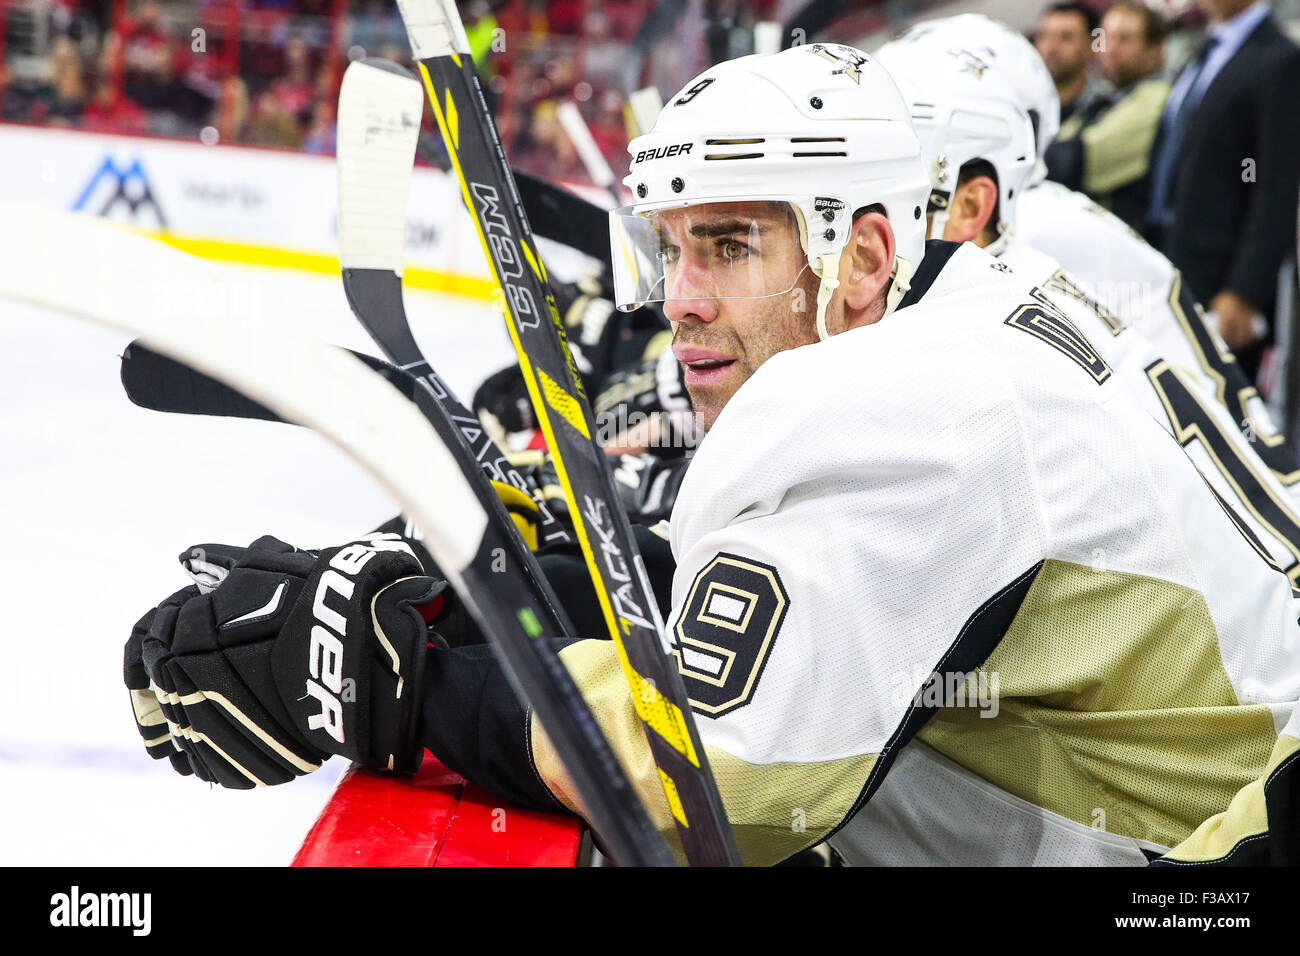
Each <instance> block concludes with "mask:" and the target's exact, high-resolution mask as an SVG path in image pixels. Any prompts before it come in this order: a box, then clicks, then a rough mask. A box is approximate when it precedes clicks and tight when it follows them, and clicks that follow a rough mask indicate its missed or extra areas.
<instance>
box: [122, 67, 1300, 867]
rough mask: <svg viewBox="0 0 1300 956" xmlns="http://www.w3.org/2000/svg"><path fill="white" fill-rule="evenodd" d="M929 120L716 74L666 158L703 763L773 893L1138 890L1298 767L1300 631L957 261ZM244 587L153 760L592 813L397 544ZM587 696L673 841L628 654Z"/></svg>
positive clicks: (627, 223)
mask: <svg viewBox="0 0 1300 956" xmlns="http://www.w3.org/2000/svg"><path fill="white" fill-rule="evenodd" d="M908 112H909V111H908V109H907V105H906V104H905V103H904V102H903V100H902V98H901V97H900V95H899V93H898V91H897V89H896V88H895V87H894V85H893V83H892V81H891V80H890V79H889V77H888V76H887V74H886V73H885V71H884V70H883V68H882V67H881V66H880V65H879V64H877V63H876V62H874V61H873V60H872V59H870V58H868V57H867V56H865V55H863V54H862V53H860V52H859V51H857V50H854V49H851V48H848V47H842V46H837V45H829V44H817V45H811V46H803V47H796V48H794V49H791V50H787V51H785V52H783V53H780V54H776V55H773V56H770V57H747V58H742V59H740V60H735V61H731V62H728V63H724V64H721V65H719V66H717V67H714V68H713V69H711V70H709V71H707V72H706V73H705V74H703V75H702V76H701V77H699V78H698V79H697V80H696V81H695V82H694V83H692V84H690V85H689V86H688V87H686V88H685V89H684V90H682V91H681V92H680V93H679V94H678V95H677V96H675V97H674V98H673V99H672V100H671V101H670V102H669V104H668V106H667V107H666V108H665V110H664V112H663V114H662V115H661V117H660V119H659V121H658V123H657V124H656V126H655V128H654V129H653V130H652V131H651V132H650V133H649V134H647V135H646V136H643V137H641V138H639V139H638V140H636V141H635V142H634V143H633V144H632V147H631V151H632V156H633V162H632V165H631V173H630V175H629V178H628V183H629V185H630V186H631V187H632V189H633V192H634V195H636V196H637V197H638V201H637V204H636V205H634V206H633V207H632V209H631V210H629V211H628V212H627V213H626V214H625V215H624V216H622V217H620V218H618V219H616V220H615V222H614V224H613V226H612V230H613V232H614V238H615V246H616V249H617V250H619V251H620V252H621V253H622V254H623V255H624V256H625V259H624V264H625V266H626V268H625V269H624V270H622V271H621V275H620V277H619V279H618V281H617V283H616V290H617V291H618V295H619V299H620V301H621V303H623V304H627V305H633V304H636V303H639V302H643V301H647V300H650V299H659V300H661V301H663V302H664V308H665V312H666V314H667V315H668V317H669V319H670V320H671V321H672V323H673V328H674V346H673V348H674V350H675V352H676V354H677V356H678V358H679V359H680V360H681V361H682V362H683V363H684V364H685V365H686V369H687V370H686V382H687V386H688V388H689V389H690V392H691V395H692V398H693V401H694V404H695V407H696V410H697V413H698V416H699V422H700V424H701V426H702V427H704V428H706V429H707V430H708V433H707V435H706V437H705V440H704V441H703V442H702V444H701V446H700V449H699V451H698V452H697V455H696V458H695V461H694V463H693V465H692V466H691V469H690V470H689V471H688V472H687V475H686V479H685V482H684V484H683V486H682V490H681V495H680V496H679V498H678V500H677V504H676V507H675V508H674V511H673V520H672V528H671V536H672V548H673V555H674V557H675V559H676V565H677V566H676V571H675V575H674V578H673V582H672V614H671V616H670V618H669V620H670V622H671V623H670V626H669V630H670V636H671V640H672V643H673V645H674V647H675V649H676V652H677V655H678V657H679V663H680V667H681V670H682V674H683V676H684V678H685V680H686V683H687V686H688V688H689V689H690V691H691V696H692V703H693V707H694V710H695V712H696V714H697V719H698V721H699V728H700V734H701V737H702V738H703V741H704V743H705V745H706V746H707V747H708V750H709V760H710V763H711V765H712V767H713V769H714V772H715V775H716V777H717V779H718V783H719V787H720V790H721V793H722V796H723V799H724V802H725V804H726V809H727V814H728V818H729V820H730V822H731V824H732V826H733V828H734V830H735V833H736V836H737V840H738V843H739V845H740V848H741V852H742V854H743V856H744V859H745V861H746V862H747V863H751V864H761V863H769V862H775V861H777V860H780V859H783V858H785V857H787V856H789V855H790V854H792V853H794V852H796V851H797V850H799V849H801V848H803V847H806V846H809V845H812V844H814V843H817V842H820V841H822V840H825V839H829V840H830V842H831V845H832V846H833V847H834V848H835V849H836V850H837V851H838V852H839V853H840V855H841V856H843V857H844V859H846V860H847V861H849V862H863V861H868V860H871V859H876V858H879V857H880V856H881V855H882V852H883V851H882V848H884V847H892V848H896V850H897V852H898V853H900V854H903V855H906V856H908V857H910V858H913V859H924V860H929V861H945V860H958V861H964V862H986V863H1028V862H1043V863H1142V862H1144V861H1145V860H1146V854H1148V853H1150V854H1159V853H1161V852H1163V851H1164V850H1166V849H1167V848H1169V847H1171V846H1173V845H1175V844H1176V843H1178V842H1179V841H1181V840H1183V839H1185V838H1186V837H1187V836H1188V835H1189V834H1191V833H1192V831H1193V830H1194V829H1195V828H1196V827H1197V826H1198V825H1200V824H1201V823H1202V821H1205V820H1206V818H1208V817H1210V816H1211V815H1212V814H1215V813H1218V812H1220V811H1223V810H1224V809H1225V808H1227V807H1228V805H1229V802H1230V800H1231V799H1232V797H1233V795H1234V794H1236V793H1237V792H1238V791H1239V790H1241V789H1242V788H1243V787H1244V786H1245V785H1246V784H1247V783H1248V782H1249V781H1251V780H1253V779H1256V778H1258V777H1259V776H1260V774H1261V773H1262V772H1263V771H1264V770H1265V767H1266V766H1267V765H1268V764H1269V762H1270V760H1271V759H1272V760H1273V761H1275V762H1277V763H1278V765H1279V766H1281V765H1283V764H1284V763H1285V761H1286V760H1287V759H1289V757H1290V755H1291V754H1293V753H1294V752H1295V751H1296V750H1297V749H1300V740H1296V739H1295V738H1293V737H1290V736H1279V733H1278V730H1279V728H1280V727H1282V726H1283V725H1284V724H1285V722H1286V720H1287V718H1288V717H1289V716H1290V714H1291V713H1292V710H1293V701H1295V700H1296V698H1297V696H1298V695H1300V660H1297V657H1298V656H1300V652H1298V651H1297V650H1296V647H1297V643H1296V642H1297V638H1300V625H1297V621H1296V614H1297V610H1298V608H1297V605H1296V602H1295V600H1294V599H1293V595H1292V591H1291V588H1290V586H1289V583H1288V581H1287V580H1286V578H1285V576H1283V575H1281V574H1279V573H1278V572H1277V571H1276V569H1274V568H1272V567H1271V566H1270V565H1269V564H1268V563H1267V562H1266V561H1264V560H1262V559H1261V558H1260V556H1259V555H1258V554H1257V553H1256V551H1255V549H1254V547H1253V546H1252V545H1251V543H1250V541H1249V540H1248V539H1247V536H1246V535H1244V534H1242V533H1241V532H1240V531H1239V530H1238V528H1237V526H1236V525H1235V523H1234V522H1233V521H1232V520H1230V519H1229V517H1228V516H1227V515H1226V513H1225V511H1224V510H1223V509H1222V508H1221V506H1220V504H1219V502H1218V501H1217V500H1216V498H1215V496H1214V494H1213V493H1212V492H1211V491H1210V489H1209V488H1208V487H1207V486H1206V485H1205V483H1204V482H1203V481H1202V480H1201V478H1200V476H1199V475H1198V473H1197V472H1196V470H1195V468H1193V467H1192V465H1191V464H1190V463H1189V461H1188V460H1187V458H1186V456H1185V455H1184V454H1183V453H1182V451H1181V449H1180V448H1179V447H1178V445H1177V443H1175V442H1173V441H1171V440H1169V438H1168V437H1167V436H1166V435H1165V433H1164V432H1163V431H1162V430H1161V429H1160V427H1159V426H1158V425H1157V424H1156V423H1155V422H1154V421H1152V420H1151V418H1150V417H1149V416H1148V415H1147V414H1146V413H1145V412H1144V411H1143V410H1142V409H1141V408H1140V407H1139V406H1138V405H1137V404H1136V403H1135V402H1134V401H1133V400H1132V399H1131V398H1130V396H1129V395H1128V393H1127V391H1126V390H1125V389H1124V388H1123V387H1122V386H1121V385H1119V383H1118V382H1117V380H1116V376H1115V375H1114V374H1113V370H1112V369H1111V368H1110V367H1109V365H1108V364H1107V363H1106V361H1105V360H1104V358H1103V357H1102V356H1101V354H1100V353H1099V352H1098V351H1097V349H1095V348H1093V347H1092V344H1091V343H1090V341H1089V339H1088V337H1087V336H1085V335H1084V334H1083V333H1082V332H1080V330H1079V329H1078V328H1077V327H1075V326H1074V324H1073V323H1071V322H1070V321H1069V319H1068V318H1066V317H1065V316H1064V315H1063V314H1061V313H1060V312H1058V311H1057V310H1056V309H1054V308H1053V307H1052V306H1051V304H1050V303H1049V302H1044V301H1042V300H1040V299H1038V298H1037V297H1036V296H1035V295H1034V294H1033V290H1032V289H1031V288H1030V287H1029V285H1028V284H1027V283H1025V282H1024V281H1022V280H1020V279H1018V278H1017V277H1016V276H1014V275H1009V274H1007V273H1006V272H1005V271H1004V270H1002V269H1000V268H998V265H999V264H998V262H997V260H995V259H993V258H992V257H990V256H989V255H988V254H987V253H985V252H983V251H982V250H980V249H978V248H976V247H975V246H973V245H970V244H964V245H961V246H958V245H955V244H947V243H937V244H931V246H930V248H929V250H928V251H927V250H926V248H925V245H924V243H923V236H924V224H925V220H924V205H925V201H926V197H927V195H928V192H929V186H928V183H927V181H926V177H925V175H924V171H923V169H922V166H921V163H920V155H919V154H920V149H919V145H918V143H917V140H916V137H915V135H914V133H913V132H912V129H911V123H910V120H909V116H908ZM618 258H619V256H618V255H616V260H617V259H618ZM217 560H218V563H220V564H221V565H222V566H223V569H224V568H233V569H232V570H229V571H228V573H227V574H226V576H225V579H224V580H223V581H222V583H221V584H220V585H219V586H218V587H217V588H216V589H215V590H213V591H211V593H209V594H206V595H200V594H198V593H197V592H196V591H189V592H182V593H180V594H178V595H175V596H173V598H172V599H169V601H168V602H166V603H165V604H164V605H163V607H162V608H160V609H158V610H157V611H156V612H150V614H149V615H147V616H146V617H145V619H143V620H142V621H141V622H140V624H139V625H138V626H137V629H136V631H135V633H134V634H133V636H132V640H131V642H130V643H129V644H128V647H127V662H126V663H127V682H128V685H129V686H130V687H132V689H133V697H134V699H135V701H136V702H137V714H138V715H139V717H140V722H141V730H142V733H144V735H145V738H146V741H147V743H148V744H149V746H150V747H151V749H152V750H153V752H154V753H155V755H156V756H170V757H172V758H173V760H174V762H177V763H181V764H183V768H188V769H192V770H194V771H195V772H197V773H199V774H200V775H201V776H205V779H219V780H220V781H221V782H223V783H227V782H229V783H232V784H234V785H243V786H251V785H253V783H254V782H256V781H260V782H278V781H281V780H285V779H289V778H290V777H292V776H296V775H299V774H302V773H305V772H309V771H310V770H311V769H312V767H313V766H314V765H315V763H316V762H317V761H319V759H320V758H321V757H322V756H323V755H325V754H328V753H339V752H343V753H347V754H349V755H350V756H353V755H359V756H360V758H361V759H365V760H367V761H368V762H370V763H372V764H378V765H389V766H394V767H398V768H400V767H407V766H410V765H411V763H412V761H413V759H415V758H414V755H415V754H418V752H419V747H420V746H421V745H424V746H427V747H428V748H429V749H430V750H431V751H433V753H435V754H436V755H437V756H438V757H439V758H440V759H441V760H442V761H443V762H444V763H446V764H447V765H448V766H450V767H452V768H453V769H455V770H457V771H458V772H460V773H462V774H464V775H466V776H467V777H469V778H470V779H471V780H474V781H475V782H477V783H479V784H480V785H482V786H484V787H485V788H488V789H489V790H492V791H494V792H496V793H498V794H500V795H501V796H503V797H504V798H506V799H510V800H513V801H515V802H518V803H523V804H526V805H532V806H549V807H555V806H566V807H568V808H569V809H571V810H573V811H575V812H579V813H580V812H581V811H582V808H581V806H580V805H579V804H578V802H577V800H576V798H575V797H574V795H573V793H572V789H571V787H570V785H569V783H568V781H567V779H566V775H565V773H564V771H563V767H562V764H561V761H560V759H559V755H557V753H556V752H555V750H554V748H553V747H552V746H551V744H550V742H549V740H548V738H547V735H546V733H545V729H544V728H543V727H541V726H539V725H538V724H537V722H536V721H534V720H532V719H531V717H530V715H529V713H528V712H527V710H526V709H525V708H524V707H523V706H522V705H521V704H520V703H519V702H518V701H517V700H516V698H515V697H514V695H513V694H512V693H511V692H510V690H509V688H508V686H507V685H506V682H505V679H504V677H503V675H502V673H501V671H500V668H499V667H497V665H496V664H495V662H494V660H493V658H492V657H491V656H490V655H489V654H488V653H486V649H485V648H481V647H474V646H469V647H459V648H457V647H446V646H441V647H435V648H430V649H428V650H427V651H425V649H424V647H423V646H422V643H421V635H422V631H423V625H424V622H425V621H431V622H432V623H433V625H434V629H435V631H436V632H438V633H441V629H442V628H444V627H445V626H446V624H445V622H446V621H447V615H448V614H449V613H450V612H449V610H448V606H447V605H448V604H449V603H452V602H449V601H448V600H447V598H448V595H447V594H446V593H445V592H442V591H440V590H439V587H438V585H439V582H437V581H436V580H434V579H432V578H430V577H427V576H425V575H424V574H422V573H421V569H420V568H419V567H418V565H417V564H416V563H415V562H414V559H412V558H411V556H410V555H409V553H407V551H406V550H405V549H404V542H402V541H401V540H400V539H396V540H394V539H387V540H385V539H380V540H375V541H369V542H361V543H357V544H353V545H349V546H347V547H345V548H344V549H341V550H337V549H332V550H330V551H326V552H322V553H321V554H320V555H315V554H312V553H310V552H295V551H291V550H288V549H286V548H285V547H284V546H281V545H278V544H276V543H273V542H268V541H265V540H264V541H261V542H258V543H257V546H256V547H254V548H252V549H240V550H239V551H238V552H235V551H230V552H225V553H222V554H220V555H219V556H218V559H217ZM425 570H426V571H427V570H429V569H425ZM574 616H575V617H576V615H574ZM241 629H244V630H246V631H247V632H248V633H247V634H246V635H245V636H241V634H243V632H242V631H241ZM1288 648H1289V650H1288ZM421 652H423V653H421ZM561 658H562V660H563V661H564V663H565V664H566V666H567V667H568V669H569V670H570V672H571V673H572V674H573V675H574V678H575V680H576V681H577V682H578V684H579V686H580V687H581V688H582V690H583V692H584V696H586V698H587V699H588V701H589V702H590V703H591V706H592V709H593V712H594V713H595V715H596V717H597V719H598V720H599V721H600V723H601V726H602V728H603V730H604V732H605V734H606V736H607V737H608V739H609V740H610V741H611V743H612V744H613V745H614V747H615V749H616V750H617V751H618V752H619V754H620V757H621V758H622V760H623V762H624V765H625V767H626V768H627V770H628V772H629V775H630V777H631V778H632V779H633V781H634V783H635V784H636V786H637V787H638V789H639V790H640V792H641V793H642V795H643V798H644V800H645V802H646V805H647V806H648V807H649V808H650V810H651V812H652V814H653V816H654V818H655V819H656V820H657V821H658V823H659V825H660V827H661V828H662V829H663V830H664V831H665V832H671V831H672V824H671V820H670V812H669V809H668V806H667V804H666V801H665V799H664V796H663V791H662V788H661V786H660V780H659V776H658V773H657V772H656V769H655V767H654V765H653V763H652V762H651V761H650V759H649V752H648V747H647V745H646V741H645V739H644V736H643V734H642V731H641V728H640V726H639V723H638V720H637V718H636V716H635V713H634V710H633V702H632V700H631V699H630V697H629V695H628V693H627V688H626V686H625V684H624V683H623V677H622V674H621V672H620V667H619V663H618V659H617V655H616V652H615V648H614V646H613V645H612V644H611V643H610V642H607V641H600V640H578V641H574V642H571V643H568V644H567V645H565V646H564V647H563V649H562V651H561ZM178 675H181V676H184V677H185V678H186V680H187V681H188V682H183V681H181V680H179V678H178ZM349 680H352V681H353V684H351V685H349V684H348V681H349ZM405 680H409V681H410V682H411V683H410V685H409V687H411V688H414V691H415V692H414V693H407V694H402V693H401V690H400V689H399V690H398V691H397V692H396V693H397V696H396V697H395V696H394V690H393V689H394V688H395V687H396V688H401V687H402V686H403V685H402V683H401V682H402V681H405ZM349 687H351V688H352V689H353V691H354V693H352V694H351V696H349V695H348V694H346V693H344V694H340V693H339V691H338V688H349ZM373 694H377V695H378V696H373ZM218 698H219V699H218ZM412 698H414V700H412ZM183 768H182V769H183ZM893 774H902V775H904V780H905V781H906V782H907V784H908V786H907V787H906V789H905V793H906V799H905V800H903V801H902V802H901V803H899V804H895V810H894V811H892V812H891V813H889V814H886V815H884V816H883V817H874V818H870V817H869V813H868V812H864V808H866V811H869V810H870V808H871V806H872V801H873V796H874V795H876V794H877V792H878V790H879V789H880V787H881V784H882V782H884V781H885V780H886V778H887V775H893ZM917 783H924V784H925V785H924V786H915V785H914V784H917ZM1099 821H1100V824H1101V825H1100V826H1099V825H1098V823H1099ZM1268 823H1269V824H1270V825H1272V824H1273V823H1274V821H1273V820H1272V819H1270V820H1268ZM1233 832H1237V831H1236V830H1234V831H1233ZM1252 835H1253V834H1252ZM1256 842H1257V843H1258V841H1256Z"/></svg>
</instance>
